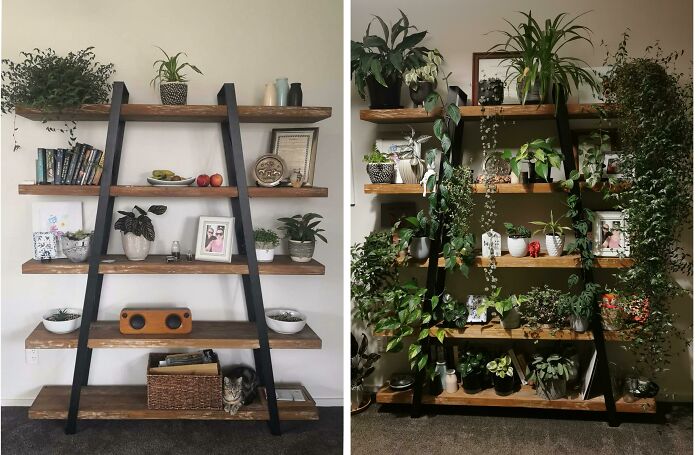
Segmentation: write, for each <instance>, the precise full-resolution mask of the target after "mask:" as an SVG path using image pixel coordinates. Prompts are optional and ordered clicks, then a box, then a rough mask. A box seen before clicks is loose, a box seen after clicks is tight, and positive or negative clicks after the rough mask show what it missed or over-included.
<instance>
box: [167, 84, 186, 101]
mask: <svg viewBox="0 0 700 455" xmlns="http://www.w3.org/2000/svg"><path fill="white" fill-rule="evenodd" d="M160 101H161V102H162V103H163V104H169V105H172V104H177V105H184V104H187V84H185V83H184V82H161V84H160Z"/></svg>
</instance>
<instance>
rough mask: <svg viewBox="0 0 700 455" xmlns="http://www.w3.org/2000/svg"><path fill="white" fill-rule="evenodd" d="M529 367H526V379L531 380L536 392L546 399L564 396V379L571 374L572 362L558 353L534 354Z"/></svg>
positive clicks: (567, 378) (566, 379)
mask: <svg viewBox="0 0 700 455" xmlns="http://www.w3.org/2000/svg"><path fill="white" fill-rule="evenodd" d="M530 366H531V367H532V368H531V369H530V368H528V381H533V382H534V383H535V387H536V388H537V394H538V395H539V396H541V397H543V398H547V399H548V400H556V399H559V398H562V397H564V396H566V381H568V380H569V377H570V376H571V374H572V367H573V362H572V361H571V359H569V358H567V357H563V356H561V355H559V354H551V355H549V356H547V358H546V359H545V358H544V356H541V355H535V357H534V359H533V360H532V363H531V364H530Z"/></svg>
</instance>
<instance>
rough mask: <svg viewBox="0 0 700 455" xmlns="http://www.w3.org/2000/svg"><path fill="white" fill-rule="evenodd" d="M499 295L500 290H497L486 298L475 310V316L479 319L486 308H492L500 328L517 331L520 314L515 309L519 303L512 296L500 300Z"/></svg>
mask: <svg viewBox="0 0 700 455" xmlns="http://www.w3.org/2000/svg"><path fill="white" fill-rule="evenodd" d="M500 294H501V288H498V289H496V290H495V291H494V292H493V293H492V294H491V295H490V296H488V297H486V298H485V299H484V300H483V301H482V302H481V304H480V305H479V306H478V307H477V308H476V314H477V316H479V317H481V316H483V315H484V313H485V312H486V310H487V309H488V308H493V309H494V310H495V311H496V313H498V315H499V316H500V318H501V327H503V328H504V329H506V330H510V329H517V328H518V327H520V312H519V311H518V308H517V307H518V305H519V304H520V302H519V301H518V299H516V298H515V297H514V296H508V297H506V298H504V299H501V298H499V296H500Z"/></svg>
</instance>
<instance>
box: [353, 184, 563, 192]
mask: <svg viewBox="0 0 700 455" xmlns="http://www.w3.org/2000/svg"><path fill="white" fill-rule="evenodd" d="M472 190H473V192H474V193H476V194H485V193H486V185H484V184H481V183H479V184H475V185H472ZM559 192H561V190H560V189H559V184H557V183H529V184H521V183H499V184H497V185H496V193H497V194H551V193H559ZM365 193H366V194H423V187H422V186H421V185H419V184H410V183H380V184H366V185H365Z"/></svg>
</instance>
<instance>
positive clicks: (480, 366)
mask: <svg viewBox="0 0 700 455" xmlns="http://www.w3.org/2000/svg"><path fill="white" fill-rule="evenodd" d="M457 371H458V372H459V375H460V376H461V377H462V388H463V389H464V391H465V392H466V393H469V394H473V393H477V392H479V391H481V389H482V388H483V378H484V374H485V373H486V358H485V357H484V354H483V353H481V352H473V351H466V352H465V353H463V354H462V356H461V357H460V362H459V364H458V365H457Z"/></svg>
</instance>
